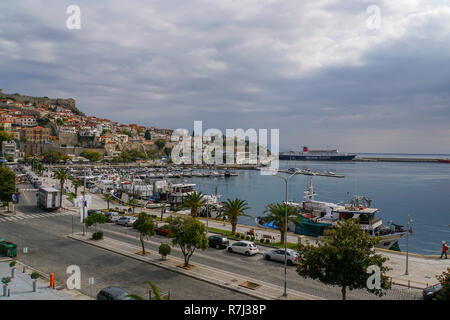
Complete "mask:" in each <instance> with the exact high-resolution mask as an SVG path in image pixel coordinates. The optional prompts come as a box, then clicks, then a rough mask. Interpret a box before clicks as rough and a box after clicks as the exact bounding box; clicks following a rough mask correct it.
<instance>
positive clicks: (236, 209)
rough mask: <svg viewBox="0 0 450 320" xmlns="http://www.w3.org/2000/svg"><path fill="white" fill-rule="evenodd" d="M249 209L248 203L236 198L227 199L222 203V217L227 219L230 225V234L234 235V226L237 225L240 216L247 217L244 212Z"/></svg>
mask: <svg viewBox="0 0 450 320" xmlns="http://www.w3.org/2000/svg"><path fill="white" fill-rule="evenodd" d="M248 209H250V207H248V203H247V201H245V200H242V199H239V198H236V199H233V200H231V199H227V200H225V201H224V202H223V215H224V216H226V217H227V218H228V220H229V221H230V224H231V234H235V233H236V226H237V224H238V220H239V217H240V216H247V217H248V215H247V214H245V211H246V210H248Z"/></svg>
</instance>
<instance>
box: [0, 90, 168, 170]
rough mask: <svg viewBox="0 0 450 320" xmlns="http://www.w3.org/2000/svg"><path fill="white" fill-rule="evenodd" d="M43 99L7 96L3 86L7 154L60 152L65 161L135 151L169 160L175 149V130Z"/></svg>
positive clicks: (0, 120) (1, 126) (0, 111)
mask: <svg viewBox="0 0 450 320" xmlns="http://www.w3.org/2000/svg"><path fill="white" fill-rule="evenodd" d="M41 99H43V98H34V97H26V96H20V95H18V94H15V95H7V94H3V92H2V90H0V130H1V131H4V133H6V135H5V137H3V138H2V151H3V156H4V157H6V159H9V160H12V161H14V159H17V158H22V157H25V156H26V155H36V156H37V157H38V158H41V159H42V158H44V155H46V154H47V155H50V154H59V155H61V156H62V157H63V159H62V160H70V161H72V162H80V161H81V162H83V161H84V162H86V161H99V160H104V161H112V162H117V161H120V162H127V161H126V160H127V159H126V156H127V154H126V152H127V151H132V150H135V152H134V157H132V159H131V160H140V161H145V160H148V159H156V158H158V159H159V158H161V157H162V158H163V159H167V155H169V154H170V151H171V148H172V146H173V145H172V144H171V142H170V137H171V134H172V132H173V130H171V129H162V128H158V127H156V126H151V127H145V126H140V125H137V124H122V123H118V122H114V121H111V120H109V119H105V118H98V117H94V116H86V115H84V114H83V113H82V112H80V111H79V110H78V109H77V108H76V107H75V101H74V100H73V99H69V100H71V102H72V105H70V104H67V102H66V100H62V101H61V100H59V99H54V100H53V101H51V102H53V103H48V104H44V103H38V102H36V101H39V100H41ZM49 100H50V99H49ZM44 101H45V100H44ZM58 102H62V103H61V104H58ZM83 155H84V156H83ZM121 156H122V157H121ZM59 160H61V159H59Z"/></svg>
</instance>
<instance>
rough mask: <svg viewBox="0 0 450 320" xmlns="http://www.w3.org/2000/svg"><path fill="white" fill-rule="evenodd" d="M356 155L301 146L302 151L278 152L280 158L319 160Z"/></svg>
mask: <svg viewBox="0 0 450 320" xmlns="http://www.w3.org/2000/svg"><path fill="white" fill-rule="evenodd" d="M355 157H356V154H348V153H339V152H338V150H337V149H333V150H309V148H308V147H303V151H302V152H297V151H287V152H280V154H279V156H278V158H279V159H280V160H314V161H315V160H321V161H350V160H353V158H355Z"/></svg>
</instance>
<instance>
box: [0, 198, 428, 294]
mask: <svg viewBox="0 0 450 320" xmlns="http://www.w3.org/2000/svg"><path fill="white" fill-rule="evenodd" d="M33 197H35V195H34V193H32V192H30V193H28V194H24V195H23V197H22V198H21V201H22V203H21V205H19V206H18V208H17V210H18V211H20V212H23V213H24V214H25V215H27V214H28V215H32V214H36V213H42V210H40V209H39V208H37V207H36V206H35V205H33V201H34V199H33ZM77 220H78V218H77V217H74V231H75V232H79V231H81V230H82V225H81V224H80V223H79V222H78V221H77ZM5 225H7V228H5ZM102 230H103V231H104V232H105V236H107V237H111V238H114V239H117V240H121V241H125V242H127V243H131V244H134V245H140V242H139V240H138V238H137V234H136V232H135V231H134V230H132V228H129V227H123V226H118V225H115V224H106V225H103V226H102ZM71 232H72V217H71V216H60V217H56V216H54V217H48V218H36V219H24V220H20V221H14V222H13V221H11V222H2V223H0V236H2V237H4V238H7V239H9V240H11V241H13V242H15V243H17V244H18V245H19V246H21V247H23V246H28V247H29V251H30V253H28V255H27V257H26V258H25V259H28V260H26V262H28V263H29V264H31V265H33V266H36V267H37V268H38V269H41V270H42V271H45V272H56V276H57V279H58V278H59V279H64V282H65V279H66V278H67V275H66V274H65V268H66V267H67V266H68V265H70V264H76V265H78V266H80V267H81V271H82V275H84V274H86V276H85V277H83V278H82V288H83V289H82V291H83V292H84V293H89V289H88V285H87V282H88V277H94V278H95V282H96V284H95V285H94V290H93V291H94V292H96V291H98V290H99V289H101V288H102V287H105V286H108V285H117V286H120V287H123V288H124V289H126V290H129V292H132V293H136V294H140V295H143V294H145V293H146V287H145V285H143V281H145V280H151V281H154V282H155V283H156V284H157V285H159V286H160V288H161V290H162V291H165V290H170V291H171V292H172V295H173V297H174V298H175V299H194V298H195V299H249V298H250V297H248V296H245V295H242V294H239V293H235V292H233V291H231V290H226V289H222V288H219V287H217V286H214V285H211V284H207V283H204V282H202V281H198V280H194V279H191V278H189V277H186V276H183V275H179V274H177V273H174V272H171V271H167V270H164V269H160V268H158V267H155V266H151V265H148V264H145V263H142V262H139V261H136V260H133V259H130V258H126V257H123V256H121V255H117V254H114V253H111V252H108V251H106V250H102V249H99V248H95V247H91V246H87V245H83V244H82V243H79V242H77V241H75V240H71V239H68V238H67V237H65V236H66V235H67V234H69V233H71ZM149 240H150V241H148V242H147V243H146V247H147V248H149V249H152V250H155V251H157V248H158V246H159V243H163V242H168V239H167V238H165V237H162V236H158V235H155V236H153V237H151V238H150V239H149ZM20 254H22V253H20ZM171 255H174V256H177V257H180V258H182V254H181V252H180V250H179V249H177V248H174V249H173V250H172V253H171ZM19 259H20V257H19ZM191 262H192V263H193V264H195V263H196V262H198V263H202V264H205V265H208V266H211V267H215V268H218V269H222V270H226V271H229V272H236V273H238V274H241V275H247V276H249V277H251V278H254V279H259V280H261V281H266V282H270V283H273V284H276V285H279V286H283V283H284V269H283V264H282V263H278V262H273V261H266V260H264V259H263V257H262V255H256V256H252V257H246V256H243V255H239V254H234V253H229V252H227V251H226V250H217V249H213V248H208V249H207V250H206V251H201V250H198V251H196V252H195V254H194V255H193V256H192V258H191ZM287 278H288V288H291V289H295V290H298V291H301V292H305V293H308V294H312V295H315V296H319V297H323V298H326V299H341V293H340V288H338V287H332V286H325V285H323V284H322V283H320V282H318V281H315V280H311V279H304V278H301V277H300V276H298V275H297V273H296V272H295V267H288V272H287ZM193 292H195V294H193ZM420 297H421V292H420V291H419V290H408V289H403V288H399V287H394V288H393V289H391V290H389V291H387V295H386V296H384V297H382V298H381V299H401V300H409V299H420ZM347 298H348V299H380V298H378V297H376V296H374V295H371V294H369V293H367V292H366V291H365V290H355V291H350V292H348V294H347Z"/></svg>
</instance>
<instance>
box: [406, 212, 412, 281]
mask: <svg viewBox="0 0 450 320" xmlns="http://www.w3.org/2000/svg"><path fill="white" fill-rule="evenodd" d="M411 222H412V219H411V215H409V214H408V229H407V230H406V271H405V276H407V275H408V252H409V231H410V229H411Z"/></svg>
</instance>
